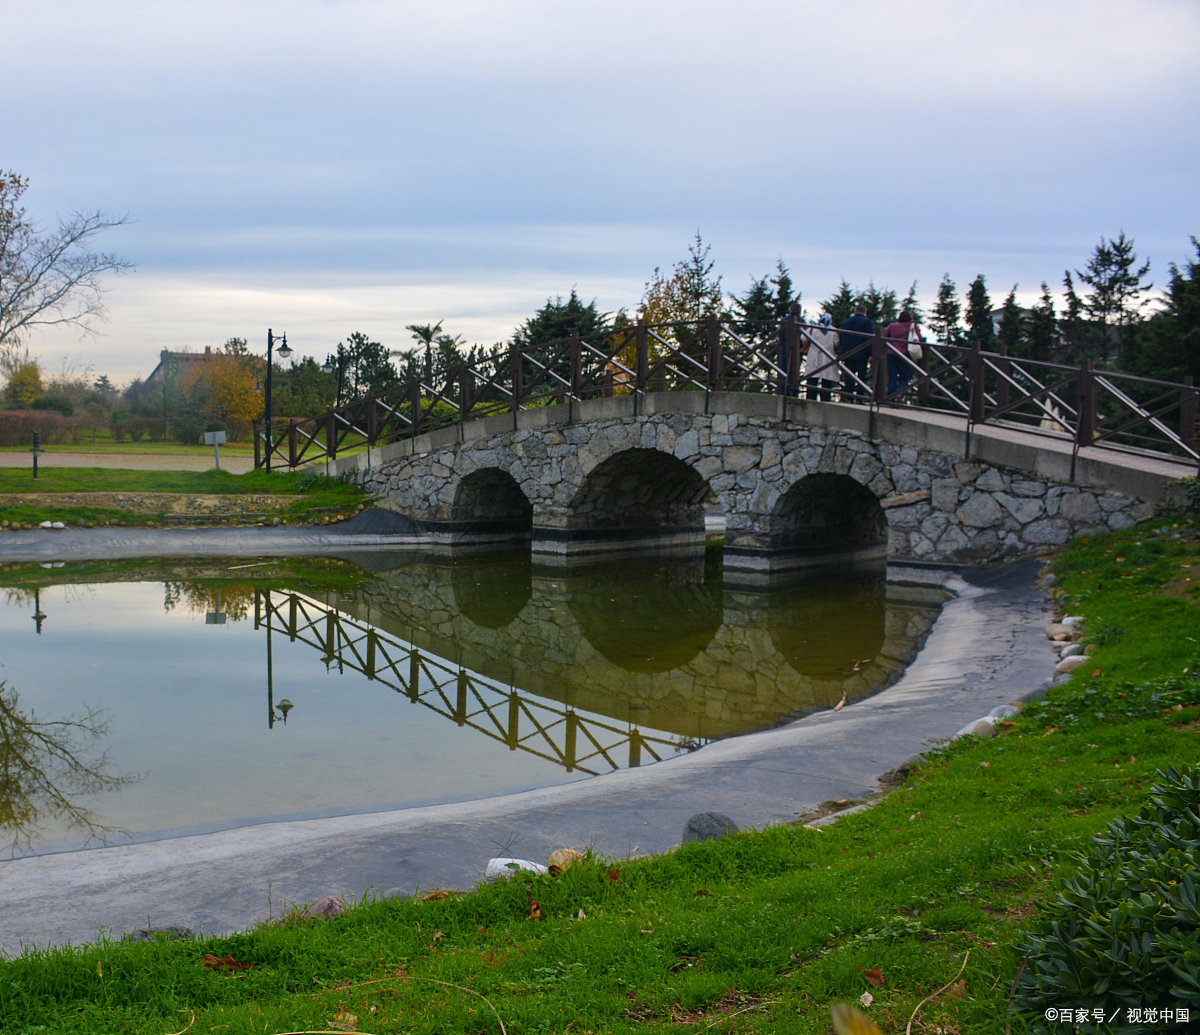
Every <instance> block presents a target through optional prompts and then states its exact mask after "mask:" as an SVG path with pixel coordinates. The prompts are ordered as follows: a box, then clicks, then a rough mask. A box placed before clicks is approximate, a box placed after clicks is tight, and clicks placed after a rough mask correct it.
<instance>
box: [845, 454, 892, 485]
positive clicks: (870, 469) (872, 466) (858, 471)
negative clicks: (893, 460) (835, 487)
mask: <svg viewBox="0 0 1200 1035" xmlns="http://www.w3.org/2000/svg"><path fill="white" fill-rule="evenodd" d="M882 470H883V464H881V463H880V462H879V461H878V460H876V459H875V457H873V456H871V454H870V453H859V454H858V457H857V459H856V460H855V461H854V463H852V464H851V465H850V470H849V472H848V473H849V475H850V477H851V478H853V479H854V480H855V481H856V482H858V483H859V484H860V485H868V484H870V482H871V481H872V480H873V479H874V478H875V476H876V475H878V474H879V473H880V472H881V471H882Z"/></svg>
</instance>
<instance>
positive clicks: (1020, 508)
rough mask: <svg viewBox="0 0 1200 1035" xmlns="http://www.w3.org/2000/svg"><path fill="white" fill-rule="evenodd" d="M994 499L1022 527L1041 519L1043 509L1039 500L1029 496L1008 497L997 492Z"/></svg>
mask: <svg viewBox="0 0 1200 1035" xmlns="http://www.w3.org/2000/svg"><path fill="white" fill-rule="evenodd" d="M994 499H995V500H996V502H997V503H999V504H1000V506H1002V507H1003V508H1004V509H1005V510H1007V511H1008V512H1009V513H1010V514H1011V515H1012V516H1013V517H1014V518H1016V520H1017V521H1019V522H1020V523H1021V524H1022V525H1027V524H1029V522H1030V521H1032V520H1034V518H1038V517H1041V515H1042V511H1043V509H1044V508H1043V506H1042V501H1041V500H1040V499H1036V498H1033V497H1030V496H1009V495H1008V494H1007V493H1004V492H998V493H996V495H995V497H994Z"/></svg>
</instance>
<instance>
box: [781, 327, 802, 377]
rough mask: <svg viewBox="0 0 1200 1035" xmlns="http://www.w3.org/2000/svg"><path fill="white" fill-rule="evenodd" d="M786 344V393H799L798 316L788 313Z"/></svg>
mask: <svg viewBox="0 0 1200 1035" xmlns="http://www.w3.org/2000/svg"><path fill="white" fill-rule="evenodd" d="M785 327H786V331H785V334H784V341H785V343H786V345H787V392H786V394H787V395H799V394H800V317H799V315H798V314H796V313H789V314H788V318H787V322H786V324H785Z"/></svg>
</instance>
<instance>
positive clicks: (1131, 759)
mask: <svg viewBox="0 0 1200 1035" xmlns="http://www.w3.org/2000/svg"><path fill="white" fill-rule="evenodd" d="M1129 761H1130V763H1131V764H1132V763H1134V762H1136V761H1137V755H1130V756H1129Z"/></svg>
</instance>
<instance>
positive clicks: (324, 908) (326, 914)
mask: <svg viewBox="0 0 1200 1035" xmlns="http://www.w3.org/2000/svg"><path fill="white" fill-rule="evenodd" d="M345 911H346V907H345V906H344V905H342V903H341V901H340V900H339V899H336V898H334V897H333V896H332V895H326V896H325V897H324V898H319V899H317V901H316V902H314V903H313V904H312V905H311V906H306V907H305V908H304V909H303V910H301V911H300V915H301V916H303V917H310V918H312V919H315V920H332V919H333V918H334V917H335V916H340V915H341V914H342V913H344V912H345Z"/></svg>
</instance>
